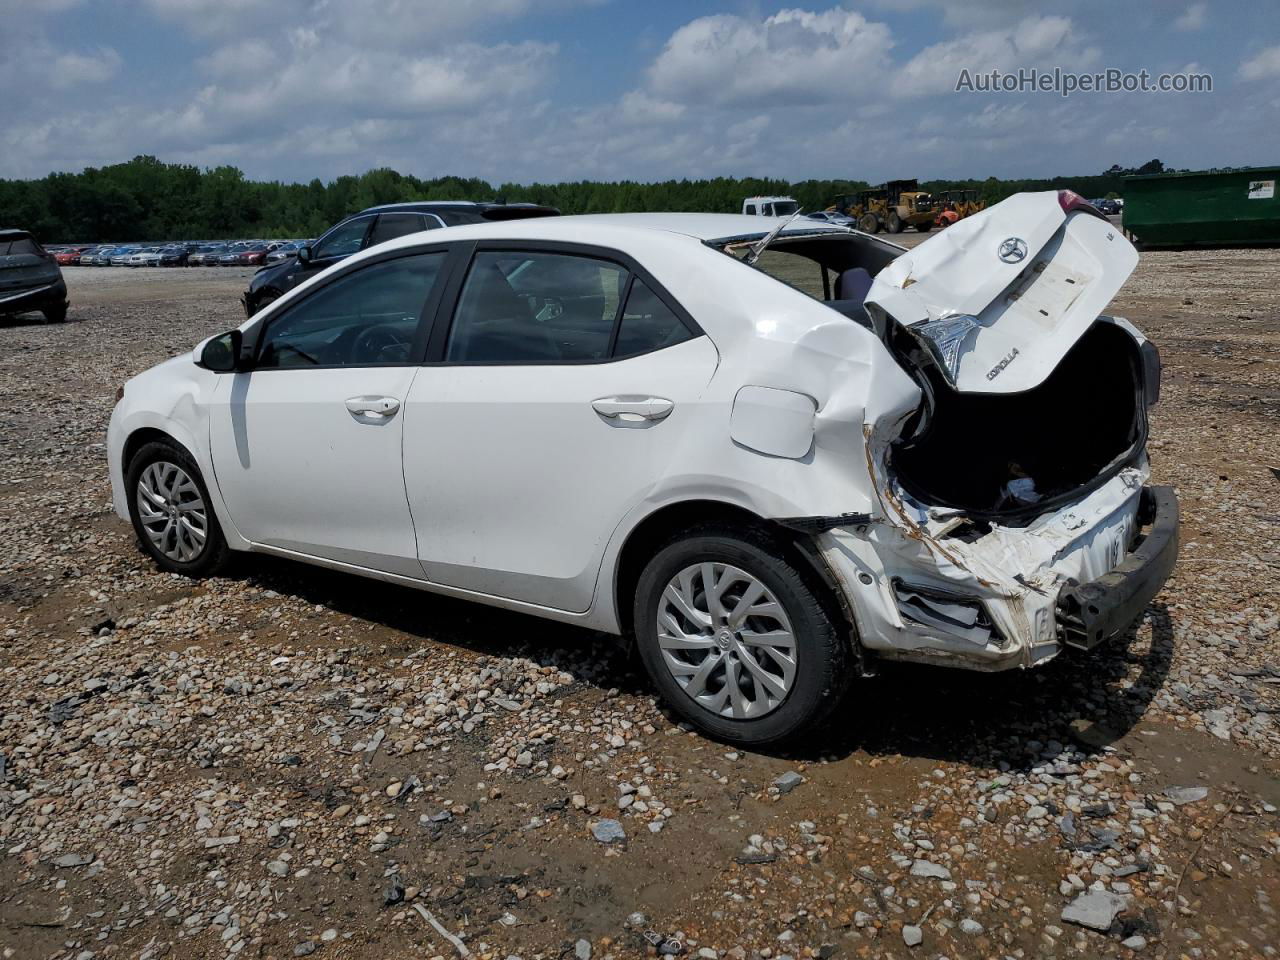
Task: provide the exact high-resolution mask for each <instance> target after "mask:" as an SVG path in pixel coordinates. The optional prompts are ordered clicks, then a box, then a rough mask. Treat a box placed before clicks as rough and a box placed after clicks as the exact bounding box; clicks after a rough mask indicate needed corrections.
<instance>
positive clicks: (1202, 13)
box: [1173, 3, 1209, 33]
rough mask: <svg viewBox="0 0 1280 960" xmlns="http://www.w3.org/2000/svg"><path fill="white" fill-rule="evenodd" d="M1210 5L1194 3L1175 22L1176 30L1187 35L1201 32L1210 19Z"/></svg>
mask: <svg viewBox="0 0 1280 960" xmlns="http://www.w3.org/2000/svg"><path fill="white" fill-rule="evenodd" d="M1208 13H1209V5H1208V4H1207V3H1193V4H1192V5H1191V6H1189V7H1187V9H1186V12H1185V13H1183V14H1182V16H1180V17H1178V19H1177V20H1174V21H1173V28H1174V29H1175V30H1182V31H1184V32H1186V33H1192V32H1194V31H1196V30H1199V29H1200V28H1201V27H1203V26H1204V25H1205V21H1206V20H1207V18H1208Z"/></svg>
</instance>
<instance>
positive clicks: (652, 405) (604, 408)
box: [591, 397, 676, 423]
mask: <svg viewBox="0 0 1280 960" xmlns="http://www.w3.org/2000/svg"><path fill="white" fill-rule="evenodd" d="M675 408H676V405H675V404H674V403H672V402H671V401H670V400H667V399H665V398H664V397H601V398H600V399H599V400H595V401H593V402H592V404H591V409H592V410H594V411H595V412H596V413H598V414H600V416H602V417H604V418H605V419H606V420H620V421H623V422H625V423H639V422H641V421H643V420H649V421H658V420H665V419H666V418H667V417H669V416H670V415H671V411H672V410H674V409H675Z"/></svg>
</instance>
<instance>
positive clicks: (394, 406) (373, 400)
mask: <svg viewBox="0 0 1280 960" xmlns="http://www.w3.org/2000/svg"><path fill="white" fill-rule="evenodd" d="M399 409H400V401H399V400H397V399H396V398H395V397H352V398H351V399H350V400H348V401H347V412H348V413H350V414H351V415H352V416H353V417H355V418H356V419H357V420H368V421H372V422H374V423H381V422H383V421H385V420H390V419H391V418H392V417H394V416H395V415H396V411H397V410H399Z"/></svg>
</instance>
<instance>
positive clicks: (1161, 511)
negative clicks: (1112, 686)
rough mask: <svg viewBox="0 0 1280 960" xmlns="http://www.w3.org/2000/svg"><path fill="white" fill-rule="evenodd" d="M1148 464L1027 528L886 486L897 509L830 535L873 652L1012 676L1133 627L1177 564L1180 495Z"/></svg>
mask: <svg viewBox="0 0 1280 960" xmlns="http://www.w3.org/2000/svg"><path fill="white" fill-rule="evenodd" d="M1147 475H1148V470H1147V466H1146V463H1145V461H1143V462H1141V463H1139V464H1136V465H1134V466H1130V467H1126V468H1124V469H1122V470H1120V471H1119V472H1118V473H1116V475H1115V476H1113V477H1112V478H1111V479H1110V480H1109V481H1107V483H1105V484H1103V485H1102V486H1100V487H1098V488H1097V489H1095V490H1093V491H1092V492H1091V493H1089V494H1088V495H1087V496H1085V497H1083V498H1082V499H1080V500H1078V501H1076V502H1074V503H1071V504H1068V505H1066V506H1064V507H1062V508H1060V509H1058V510H1056V511H1053V512H1051V513H1046V514H1045V515H1043V516H1041V517H1039V518H1037V519H1036V520H1035V521H1034V522H1032V523H1030V524H1029V525H1027V526H1022V527H1014V526H1007V527H1006V526H1000V525H999V524H994V523H993V524H990V525H987V524H982V525H974V524H972V523H970V522H969V521H968V520H967V519H966V518H965V517H964V516H963V515H962V514H959V513H958V512H956V511H946V510H938V509H937V508H929V507H927V506H925V505H923V504H920V503H917V502H915V501H913V500H912V499H911V498H910V496H909V495H907V494H906V493H905V492H904V491H902V490H901V489H900V488H897V487H894V486H892V485H890V486H887V487H883V488H882V506H883V507H884V508H885V509H884V514H883V515H882V516H881V517H878V518H877V519H876V520H873V521H870V522H867V523H864V524H858V525H848V526H841V527H837V528H835V529H832V530H829V531H827V532H823V533H820V534H818V535H817V536H816V542H817V544H818V546H819V549H820V550H821V552H822V555H823V557H824V559H825V560H826V562H827V565H828V567H829V568H830V570H831V571H832V573H833V575H834V576H835V578H836V581H837V583H838V584H839V586H840V587H841V589H842V590H843V591H844V592H845V593H846V595H847V596H848V598H849V606H850V608H851V610H852V613H853V616H854V619H855V621H856V623H855V626H856V629H857V631H858V638H859V640H860V642H861V644H862V646H863V648H864V649H865V650H866V651H868V652H869V653H871V654H872V655H873V656H878V657H880V658H882V659H894V660H908V661H915V662H925V663H937V664H943V665H950V666H957V667H966V668H969V669H977V670H987V671H995V670H1008V669H1012V668H1014V667H1031V666H1035V665H1037V664H1041V663H1044V662H1047V661H1048V660H1050V659H1052V658H1053V657H1055V656H1057V655H1058V654H1059V653H1061V652H1062V650H1063V649H1065V648H1066V647H1076V648H1082V649H1090V648H1092V647H1093V646H1095V645H1096V644H1098V643H1100V642H1102V641H1104V640H1106V639H1108V638H1109V637H1111V636H1114V635H1115V634H1117V633H1120V632H1122V631H1123V630H1124V629H1125V628H1126V627H1128V626H1129V624H1130V623H1132V622H1133V620H1135V619H1136V618H1137V617H1138V616H1140V615H1141V613H1142V611H1143V610H1144V609H1145V608H1146V606H1147V604H1148V603H1149V602H1150V600H1151V599H1152V597H1154V596H1155V595H1156V593H1157V592H1158V591H1159V590H1160V588H1161V586H1162V585H1163V584H1164V582H1165V581H1166V580H1167V579H1168V577H1169V574H1170V572H1171V571H1172V569H1173V565H1174V562H1175V560H1176V559H1177V547H1178V539H1177V524H1178V511H1177V500H1176V498H1175V497H1174V495H1173V492H1172V490H1171V489H1170V488H1167V487H1147V486H1146V485H1145V484H1146V480H1147Z"/></svg>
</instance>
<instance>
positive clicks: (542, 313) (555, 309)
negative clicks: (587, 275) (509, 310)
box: [531, 297, 564, 323]
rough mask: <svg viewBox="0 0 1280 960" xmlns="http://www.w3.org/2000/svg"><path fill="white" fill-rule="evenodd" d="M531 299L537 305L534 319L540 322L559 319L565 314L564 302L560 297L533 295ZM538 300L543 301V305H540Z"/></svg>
mask: <svg viewBox="0 0 1280 960" xmlns="http://www.w3.org/2000/svg"><path fill="white" fill-rule="evenodd" d="M531 299H532V300H533V305H534V306H535V307H537V310H536V311H535V313H534V315H533V319H534V320H536V321H537V322H538V323H546V322H547V321H548V320H558V319H560V317H561V316H563V315H564V303H563V302H562V301H561V300H560V298H559V297H532V298H531ZM538 301H542V305H541V306H538Z"/></svg>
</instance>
